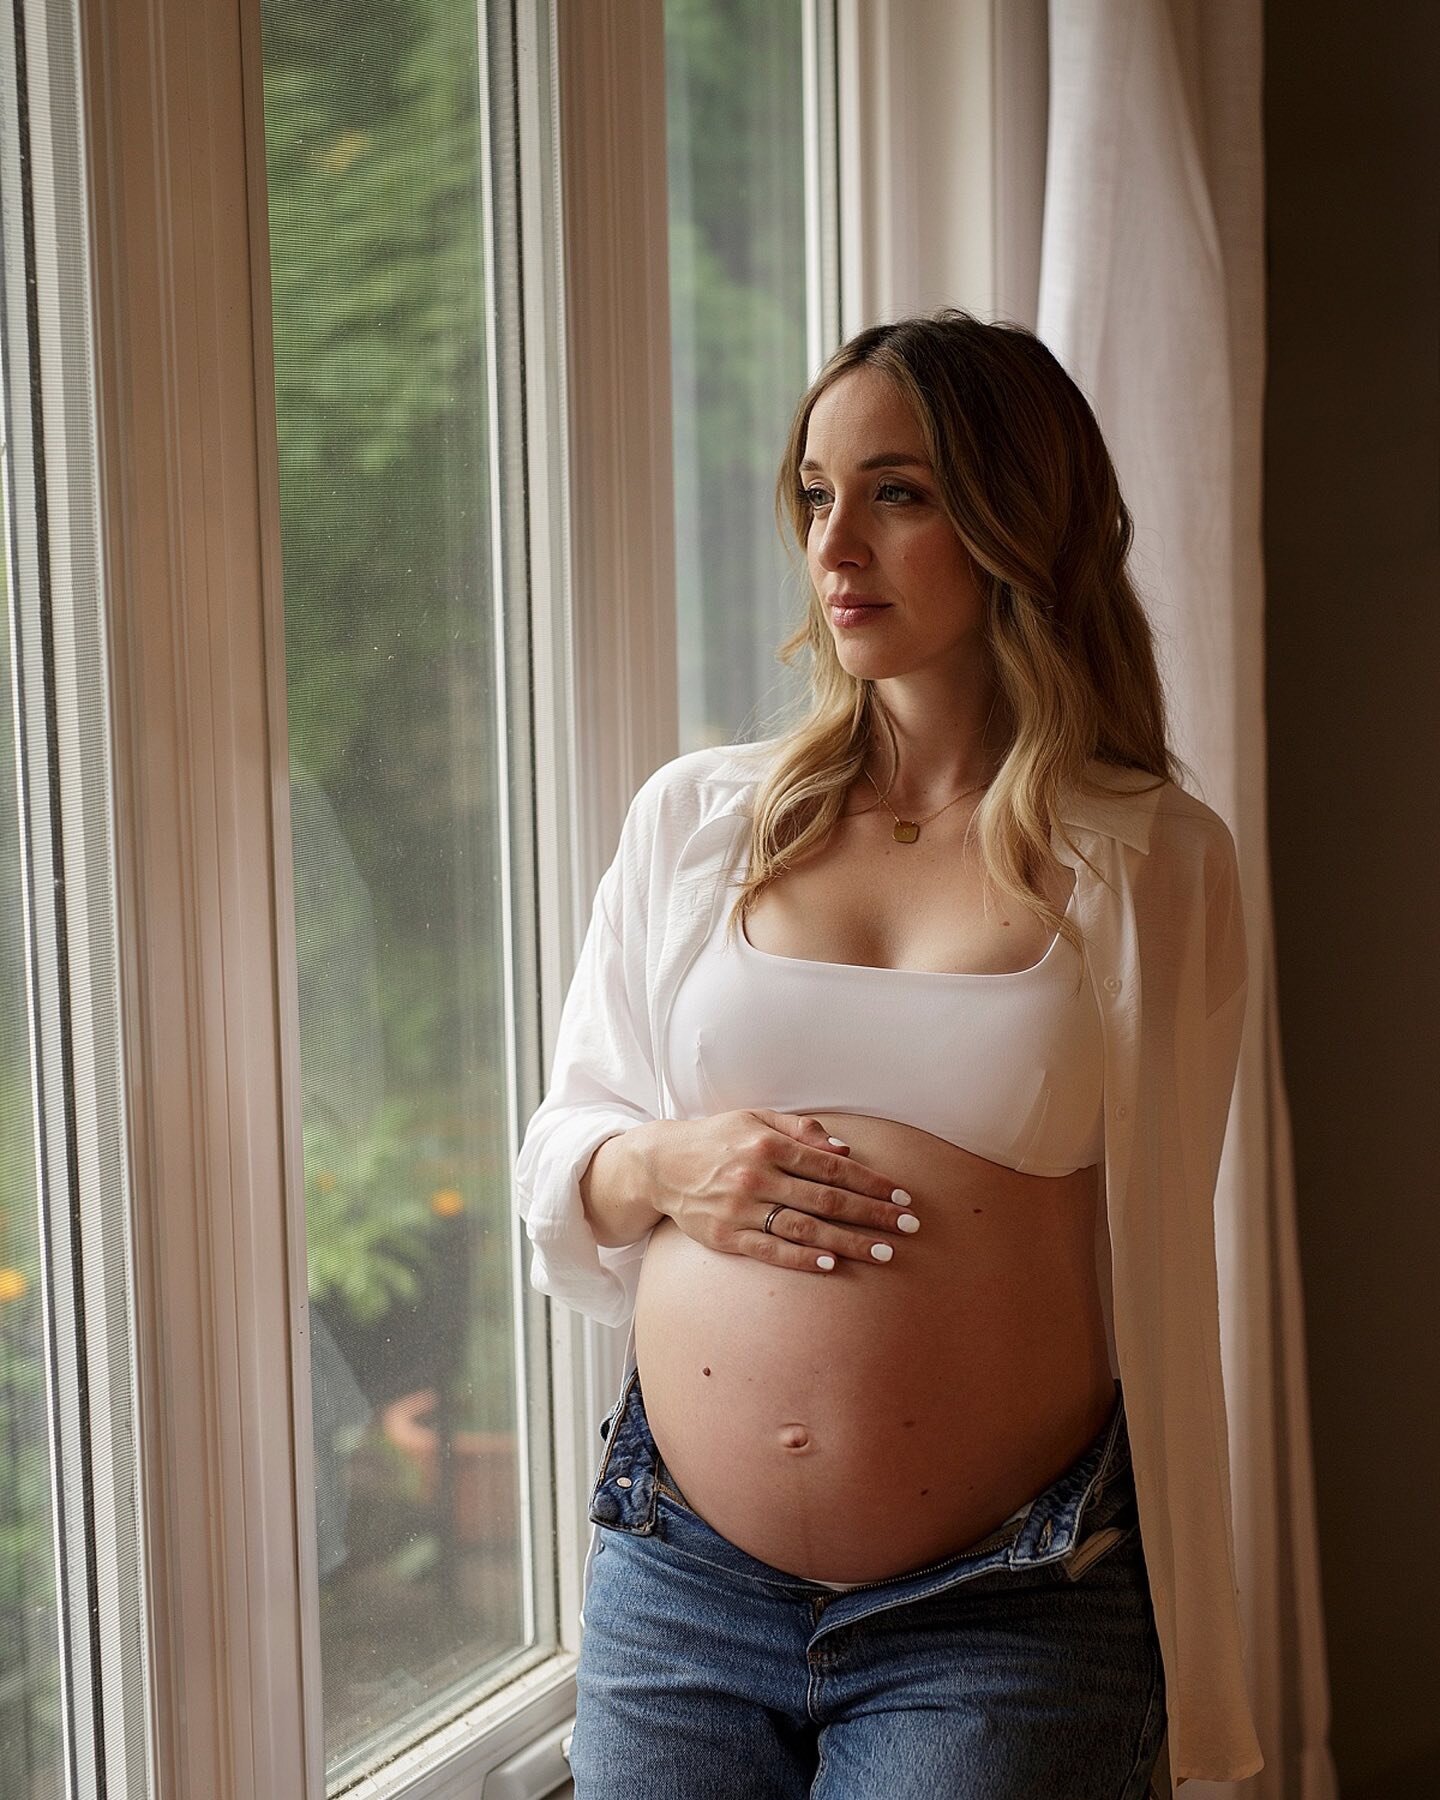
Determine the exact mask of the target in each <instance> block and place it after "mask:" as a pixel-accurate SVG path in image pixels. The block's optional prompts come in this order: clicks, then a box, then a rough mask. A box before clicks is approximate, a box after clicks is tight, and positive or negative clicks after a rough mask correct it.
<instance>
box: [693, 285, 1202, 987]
mask: <svg viewBox="0 0 1440 1800" xmlns="http://www.w3.org/2000/svg"><path fill="white" fill-rule="evenodd" d="M861 364H868V365H869V366H870V367H871V368H873V369H876V370H878V371H879V372H880V373H882V374H884V375H887V376H888V377H889V378H890V379H891V381H893V382H894V383H895V385H896V387H897V388H898V389H899V391H900V392H901V394H902V395H903V396H904V397H905V398H906V399H907V400H908V401H909V403H910V406H911V408H912V409H913V411H914V414H915V417H916V419H917V420H918V421H919V424H920V427H921V430H922V432H923V435H924V440H925V447H926V452H927V455H928V457H929V459H930V463H931V466H932V468H933V470H934V472H935V481H936V484H937V487H938V490H939V495H940V501H941V504H942V506H943V507H944V510H945V513H946V516H947V517H948V518H949V520H950V523H951V525H952V527H953V528H954V530H955V532H956V534H957V535H958V537H959V538H960V540H961V543H962V544H963V545H964V547H965V549H966V550H967V551H968V552H969V555H970V557H971V559H972V561H973V564H974V572H975V577H976V580H977V582H978V583H979V586H980V592H981V596H982V602H983V607H984V629H983V641H984V643H985V647H986V653H987V655H988V656H989V658H990V660H991V665H992V672H993V678H994V682H995V687H996V701H995V708H996V710H995V712H994V713H992V724H991V728H992V729H994V730H996V731H997V733H998V736H997V739H996V741H998V742H999V743H1001V744H1003V745H1005V746H1007V748H1006V752H1005V756H1004V760H1003V762H1002V763H1001V765H1000V767H999V770H998V772H997V773H996V775H995V778H994V780H993V781H992V782H991V784H990V786H989V788H988V789H987V790H986V791H985V792H984V794H983V796H982V799H981V802H980V804H979V806H978V807H977V808H976V809H975V812H974V815H973V817H972V819H971V820H970V823H969V826H968V827H967V833H966V837H967V841H968V840H969V838H970V836H971V835H972V834H973V836H974V838H975V839H976V841H977V842H978V845H979V849H980V855H981V863H982V869H983V873H984V876H985V878H986V879H987V880H988V881H989V882H990V883H992V884H993V886H994V888H995V889H998V891H999V893H1000V894H1001V895H1002V896H1003V897H1004V899H1006V900H1008V901H1010V902H1012V903H1014V904H1015V905H1018V906H1021V907H1024V908H1027V909H1028V910H1029V911H1030V912H1031V913H1032V914H1034V915H1035V916H1036V917H1037V918H1039V919H1040V920H1042V921H1043V922H1044V924H1045V926H1046V930H1047V935H1054V934H1055V933H1057V932H1058V933H1059V934H1060V935H1061V936H1063V937H1064V938H1065V940H1066V941H1067V942H1068V943H1070V944H1071V945H1072V946H1073V947H1074V948H1075V949H1076V950H1077V951H1079V952H1080V954H1081V956H1082V958H1083V955H1084V946H1083V939H1082V936H1081V933H1080V930H1079V928H1078V927H1077V926H1076V925H1075V924H1074V922H1073V921H1072V920H1071V919H1069V918H1067V917H1066V916H1065V915H1064V914H1063V913H1062V912H1060V911H1059V910H1058V909H1057V908H1056V907H1054V906H1052V905H1051V904H1050V902H1049V901H1048V900H1046V898H1045V897H1044V895H1043V894H1042V893H1041V892H1040V890H1039V888H1038V887H1037V886H1036V885H1035V883H1034V879H1033V877H1034V873H1035V871H1036V870H1037V868H1041V867H1044V866H1045V865H1046V864H1048V863H1049V862H1050V860H1051V847H1050V840H1051V831H1052V828H1053V826H1054V822H1055V819H1056V809H1057V804H1058V800H1059V796H1060V793H1061V791H1062V790H1063V789H1064V788H1066V787H1074V788H1076V789H1078V790H1080V791H1082V792H1083V791H1086V790H1087V780H1086V776H1087V770H1086V764H1087V763H1088V762H1089V760H1090V759H1091V758H1095V759H1097V760H1099V761H1101V762H1104V763H1109V764H1114V765H1117V766H1119V767H1121V768H1126V769H1136V770H1141V771H1145V772H1148V773H1150V774H1152V775H1154V776H1155V777H1156V778H1157V785H1158V784H1163V783H1164V782H1166V781H1170V780H1176V781H1179V780H1180V779H1181V776H1182V775H1187V776H1188V771H1187V770H1186V769H1185V766H1184V765H1183V764H1182V763H1181V762H1180V761H1179V759H1178V758H1177V757H1176V756H1175V755H1174V753H1173V752H1172V751H1171V750H1170V748H1169V746H1168V744H1167V738H1166V726H1165V703H1164V696H1163V693H1162V689H1161V682H1160V675H1159V670H1158V668H1157V665H1156V660H1155V651H1154V644H1153V640H1152V636H1151V630H1150V625H1149V622H1148V621H1147V619H1146V617H1145V613H1144V610H1143V608H1142V606H1141V604H1140V600H1139V597H1138V595H1137V594H1136V591H1135V589H1134V587H1133V586H1132V584H1131V581H1130V577H1129V575H1128V574H1127V572H1126V560H1127V557H1128V554H1129V550H1130V544H1131V540H1132V537H1133V525H1132V522H1131V517H1130V513H1129V511H1128V509H1127V507H1126V505H1125V502H1124V500H1123V499H1122V498H1121V495H1120V488H1119V483H1118V482H1117V480H1116V476H1115V469H1114V465H1113V464H1112V462H1111V460H1110V455H1109V452H1108V450H1107V449H1106V447H1105V442H1104V439H1103V438H1102V437H1101V434H1100V428H1099V426H1098V424H1097V423H1096V421H1095V416H1094V414H1093V413H1092V411H1091V409H1090V406H1089V404H1088V402H1087V401H1086V399H1085V396H1084V395H1083V394H1082V393H1081V391H1080V389H1079V388H1078V387H1077V386H1076V385H1075V383H1074V382H1073V381H1072V380H1071V378H1070V376H1069V375H1068V374H1067V373H1066V372H1065V370H1064V369H1063V368H1062V367H1061V365H1060V363H1059V362H1058V361H1057V360H1056V359H1055V357H1054V356H1053V355H1052V354H1051V352H1050V351H1049V350H1048V349H1047V348H1046V347H1045V345H1044V344H1043V343H1041V341H1040V340H1039V339H1038V338H1037V337H1036V336H1035V335H1034V333H1033V332H1031V331H1028V330H1026V329H1025V327H1023V326H1021V325H1017V324H1013V323H1010V322H1007V321H1001V322H998V323H994V324H987V323H985V322H984V321H982V320H980V319H977V318H976V317H974V315H973V314H971V313H968V312H964V311H962V310H960V309H959V308H956V307H945V308H942V309H941V310H940V311H938V312H935V313H930V314H924V315H919V316H916V317H913V318H907V319H901V320H898V321H897V322H895V323H893V324H887V325H874V326H870V327H869V328H868V329H866V330H864V331H861V332H858V333H856V335H855V336H854V337H852V338H851V339H850V340H849V341H848V342H847V343H845V344H842V345H841V346H840V348H839V349H838V350H837V351H836V352H835V353H834V355H833V356H831V358H830V359H829V361H828V362H827V363H826V364H825V366H824V368H823V369H821V371H820V373H819V374H818V375H817V376H816V377H815V380H814V381H813V382H812V383H811V385H810V387H809V388H808V389H807V390H806V392H805V393H804V395H803V396H802V397H801V399H800V402H799V404H798V406H797V407H796V410H795V415H794V419H793V422H792V424H791V427H790V434H789V440H788V442H787V443H786V446H785V452H784V455H783V457H782V459H781V463H780V471H779V476H778V478H777V481H776V487H775V513H776V522H777V525H778V526H779V529H780V532H781V536H782V538H788V536H789V535H790V534H792V533H793V536H794V539H795V542H796V544H797V545H798V546H799V550H800V556H801V563H802V569H801V574H802V576H803V586H804V589H805V590H806V599H805V617H804V620H803V622H802V623H801V625H800V626H799V628H798V629H797V630H796V631H795V632H794V633H793V634H792V635H791V636H790V637H789V638H787V639H786V640H785V641H784V643H782V644H781V645H780V646H779V648H778V650H777V652H776V654H777V657H778V659H779V660H780V661H781V662H783V663H785V664H786V665H787V666H789V665H790V664H791V663H792V662H793V661H794V660H795V658H796V656H797V655H798V654H799V653H800V652H801V651H802V650H804V649H807V648H808V650H809V651H810V669H809V677H810V690H811V693H810V704H809V710H808V712H807V713H806V715H805V717H804V718H803V719H802V720H801V722H800V723H799V724H798V725H794V726H792V727H790V728H789V729H788V730H786V731H785V732H783V733H782V734H781V736H780V737H779V738H778V740H777V742H776V745H775V748H774V753H773V755H772V757H771V759H770V761H769V764H768V769H767V773H766V775H765V776H764V778H763V779H762V781H761V782H760V784H759V785H758V787H757V790H756V798H755V806H754V814H753V819H752V823H751V832H750V846H749V858H748V866H747V867H746V870H745V873H744V874H743V876H742V877H741V878H740V880H739V881H738V883H737V885H738V887H739V894H738V896H737V898H736V900H735V903H734V905H733V906H732V907H731V910H730V914H729V919H728V922H727V926H726V930H727V934H728V935H730V936H732V937H733V934H734V932H735V931H736V929H737V928H738V925H739V922H740V921H741V920H742V919H743V918H744V917H745V916H747V915H748V913H749V911H750V909H751V907H752V906H753V905H754V903H755V901H756V899H757V898H758V897H759V895H760V894H761V893H762V892H763V890H764V889H765V888H766V887H767V886H768V885H769V884H770V883H771V882H772V881H774V880H775V879H776V877H777V876H778V875H780V874H782V873H783V872H784V871H785V870H786V869H787V868H789V867H790V866H791V864H792V863H794V862H796V861H798V860H799V859H800V858H801V857H803V856H804V855H806V854H807V852H809V851H811V850H812V849H815V848H817V847H819V846H820V845H822V844H823V843H824V842H825V840H826V839H827V838H828V836H829V833H830V831H831V829H832V828H833V826H834V824H835V822H836V820H837V819H838V818H839V816H840V814H841V811H842V810H843V807H844V803H845V797H846V794H847V793H848V791H849V789H850V788H851V786H852V785H853V783H854V782H855V781H856V780H857V779H859V777H860V775H861V773H862V770H863V767H864V763H865V759H866V755H867V753H868V751H869V750H870V748H871V745H872V742H873V741H874V740H875V738H876V734H877V733H880V732H883V733H884V734H885V736H886V737H887V738H888V740H889V747H890V757H891V761H890V764H889V766H890V767H892V768H893V767H896V766H897V763H898V757H897V746H896V743H895V734H894V729H893V726H892V725H891V722H890V719H889V716H888V714H887V712H886V709H885V707H884V705H883V703H882V701H881V700H880V699H879V697H878V696H877V694H876V692H875V684H874V682H872V681H870V680H867V679H865V678H863V677H859V676H855V675H852V674H850V672H849V671H848V670H847V669H846V668H845V667H844V666H843V665H842V663H841V661H840V659H839V657H838V656H837V655H836V652H835V643H834V638H833V637H832V635H831V630H830V626H829V623H828V621H827V619H826V614H825V606H824V602H823V599H822V597H821V596H820V594H818V593H817V592H816V590H815V587H814V584H813V583H812V582H811V581H810V579H809V573H808V568H805V567H804V566H803V565H804V557H805V546H806V539H807V536H808V533H809V527H810V518H811V508H810V503H809V500H808V499H807V497H806V494H805V491H804V483H803V482H802V480H801V476H800V461H801V458H802V457H803V456H804V454H805V439H806V434H807V431H808V428H809V422H810V414H811V411H812V409H813V407H814V405H815V402H816V401H817V400H818V399H819V397H820V396H821V394H823V393H824V392H825V391H826V389H827V388H829V387H831V386H832V385H833V384H834V383H835V382H836V381H838V380H839V378H840V377H841V376H842V375H844V374H845V373H846V371H847V370H850V369H854V368H857V367H859V366H860V365H861ZM787 523H788V526H789V532H788V533H787V530H786V526H787ZM1091 791H1093V789H1092V790H1091ZM1066 841H1067V842H1068V841H1069V840H1068V836H1067V840H1066ZM1071 847H1072V849H1076V851H1077V854H1080V852H1079V851H1078V848H1077V847H1076V846H1074V845H1073V844H1072V846H1071ZM1086 861H1087V866H1090V867H1093V865H1091V864H1089V862H1088V859H1086Z"/></svg>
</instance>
